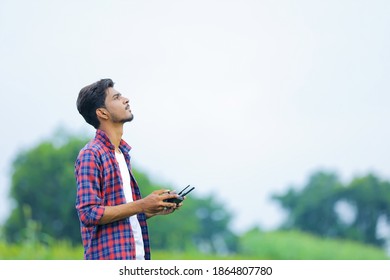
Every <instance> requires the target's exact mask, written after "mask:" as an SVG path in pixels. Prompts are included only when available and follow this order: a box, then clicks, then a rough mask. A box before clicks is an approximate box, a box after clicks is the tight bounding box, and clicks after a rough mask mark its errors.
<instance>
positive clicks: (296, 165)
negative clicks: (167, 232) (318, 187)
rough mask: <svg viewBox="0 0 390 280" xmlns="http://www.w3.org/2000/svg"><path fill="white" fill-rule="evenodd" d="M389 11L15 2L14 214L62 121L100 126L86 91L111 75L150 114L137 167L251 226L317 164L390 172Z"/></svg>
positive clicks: (352, 171) (269, 4)
mask: <svg viewBox="0 0 390 280" xmlns="http://www.w3.org/2000/svg"><path fill="white" fill-rule="evenodd" d="M389 14H390V2H389V1H386V0H383V1H379V0H374V1H355V0H344V1H319V0H318V1H316V0H314V1H313V0H307V1H304V0H297V1H271V0H268V1H261V0H257V1H255V0H253V1H248V0H237V1H222V0H221V1H216V0H207V1H202V0H197V1H179V0H177V1H172V0H167V1H158V0H151V1H125V0H121V1H120V0H110V1H102V0H100V1H97V0H89V1H49V0H38V1H27V0H25V1H17V0H16V1H15V0H13V1H10V0H2V1H1V2H0V42H1V43H0V58H1V62H0V65H1V67H0V84H1V89H2V90H1V100H2V104H3V105H4V106H3V108H2V111H1V118H2V120H3V125H2V137H1V139H2V140H1V141H2V143H1V154H2V156H1V158H0V170H1V173H0V221H4V219H5V218H6V217H7V215H8V214H9V211H10V207H11V204H10V202H9V199H8V198H7V196H8V192H9V185H10V182H9V177H10V168H9V166H10V163H11V162H12V160H13V159H14V157H15V156H16V154H17V153H18V152H20V151H21V150H23V149H28V148H31V147H33V146H34V145H36V144H37V143H39V142H40V141H42V140H43V139H45V138H47V137H50V136H51V135H53V133H54V131H55V130H56V129H57V128H58V127H59V126H60V125H62V126H64V127H65V128H67V129H69V130H71V131H84V132H87V133H90V134H91V135H92V134H93V132H94V131H93V129H92V127H89V126H88V125H87V124H86V123H85V122H84V120H83V119H82V117H81V116H80V115H79V114H78V112H77V110H76V106H75V101H76V98H77V94H78V92H79V90H80V89H81V87H83V86H85V85H87V84H90V83H92V82H95V81H97V80H99V79H101V78H108V77H109V78H112V79H113V80H114V82H115V87H116V89H117V90H119V91H120V92H121V93H122V94H123V95H125V96H127V97H129V98H130V104H131V108H132V111H133V113H134V115H135V119H134V121H133V122H132V123H130V124H126V127H125V133H124V139H125V140H126V141H127V142H128V143H129V144H130V145H131V146H132V147H133V150H132V159H133V164H134V165H135V166H138V167H139V168H141V169H142V170H144V171H145V172H146V173H148V174H149V175H151V176H152V177H153V178H155V180H157V181H159V182H163V183H167V184H168V185H169V184H171V185H172V188H177V189H179V188H182V187H184V186H186V185H187V184H191V185H192V186H195V187H196V191H194V192H193V195H196V194H198V195H206V194H211V193H212V194H214V195H216V196H217V198H218V199H217V200H218V201H221V202H223V203H225V205H226V207H227V209H229V210H231V211H232V212H234V215H235V219H234V225H233V226H234V229H235V230H237V231H243V230H246V229H248V228H249V227H251V226H254V225H260V226H261V227H263V228H266V229H272V228H275V227H276V226H278V225H279V224H280V222H281V221H282V219H283V213H282V212H281V210H280V208H279V207H278V205H277V204H276V202H273V201H271V200H270V196H271V195H272V194H274V193H280V192H284V191H286V189H287V188H288V187H289V186H291V185H296V186H301V185H302V184H303V183H305V181H306V180H307V178H308V176H309V175H310V174H311V173H312V172H313V171H315V170H319V169H321V170H330V171H335V172H337V173H338V174H339V175H340V177H341V178H342V179H343V180H346V181H348V180H349V179H350V178H352V177H354V176H357V175H365V174H367V173H368V172H375V173H376V174H377V175H378V176H380V177H381V178H383V179H386V180H390V156H389V152H390V148H389V144H388V143H390V129H389V125H388V120H389V118H390V110H389V109H388V105H389V104H390V94H389V90H390V84H389V80H390V79H389V76H390V67H389V65H390V55H389V50H390V34H389V33H390V32H389V30H390V29H389V26H390V17H389V16H388V15H389ZM69 187H70V188H72V187H75V186H69ZM141 188H142V186H141ZM37 191H44V189H41V190H37ZM144 195H146V194H144Z"/></svg>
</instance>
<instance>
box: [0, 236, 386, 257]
mask: <svg viewBox="0 0 390 280" xmlns="http://www.w3.org/2000/svg"><path fill="white" fill-rule="evenodd" d="M239 251H240V253H239V254H230V255H215V254H204V253H200V252H198V251H191V252H175V251H171V252H170V251H157V250H153V251H152V258H153V259H154V260H387V259H389V258H388V256H387V255H386V253H385V252H384V250H382V249H380V248H378V247H373V246H367V245H363V244H360V243H356V242H351V241H346V240H335V239H322V238H319V237H315V236H313V235H309V234H306V233H301V232H297V231H288V232H282V231H276V232H259V231H251V232H248V233H246V234H245V235H244V236H242V237H240V245H239ZM0 259H1V260H81V259H83V249H82V247H81V246H78V247H72V246H70V245H69V244H68V243H67V242H63V241H61V242H54V241H53V242H52V243H51V244H50V246H48V245H43V244H40V243H36V242H25V243H23V244H7V243H5V242H4V241H0Z"/></svg>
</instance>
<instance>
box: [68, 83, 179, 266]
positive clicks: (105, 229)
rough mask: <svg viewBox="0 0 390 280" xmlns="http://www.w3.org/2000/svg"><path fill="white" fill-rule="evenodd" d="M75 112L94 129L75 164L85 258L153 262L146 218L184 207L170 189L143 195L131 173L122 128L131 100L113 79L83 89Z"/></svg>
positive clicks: (127, 148)
mask: <svg viewBox="0 0 390 280" xmlns="http://www.w3.org/2000/svg"><path fill="white" fill-rule="evenodd" d="M77 109H78V111H79V113H80V114H81V115H82V116H83V117H84V119H85V121H86V122H87V123H89V124H90V125H92V126H93V127H95V128H96V136H95V138H94V139H92V140H91V141H90V142H89V143H88V144H87V145H86V146H85V147H84V148H83V149H81V151H80V153H79V155H78V157H77V160H76V163H75V177H76V181H77V197H76V209H77V213H78V216H79V219H80V227H81V237H82V242H83V246H84V258H85V259H141V260H143V259H146V260H148V259H150V247H149V235H148V228H147V223H146V219H148V218H150V217H153V216H155V215H166V214H171V213H173V212H174V211H175V210H176V209H177V208H178V207H180V206H181V204H179V205H176V203H169V202H166V201H165V200H167V199H170V198H175V197H178V195H177V194H175V193H172V192H171V193H169V190H158V191H154V192H152V193H151V194H149V195H148V196H146V197H145V198H142V197H141V194H140V190H139V188H138V185H137V182H136V180H135V178H134V176H133V174H132V171H131V165H130V155H129V151H130V149H131V147H130V146H129V145H128V144H127V143H126V142H125V141H124V140H123V139H122V134H123V125H124V124H125V123H126V122H130V121H132V120H133V114H132V112H131V110H130V105H129V99H127V98H126V97H124V96H122V95H121V94H120V93H119V92H118V91H117V90H116V89H114V83H113V81H112V80H111V79H102V80H100V81H97V82H95V83H93V84H91V85H88V86H86V87H84V88H82V89H81V91H80V93H79V95H78V98H77Z"/></svg>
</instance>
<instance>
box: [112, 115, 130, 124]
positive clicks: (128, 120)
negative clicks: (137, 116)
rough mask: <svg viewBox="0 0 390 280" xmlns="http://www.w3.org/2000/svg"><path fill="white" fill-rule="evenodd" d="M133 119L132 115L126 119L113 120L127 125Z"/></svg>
mask: <svg viewBox="0 0 390 280" xmlns="http://www.w3.org/2000/svg"><path fill="white" fill-rule="evenodd" d="M133 119H134V115H133V114H131V115H130V116H129V117H128V118H124V119H116V118H113V122H115V123H122V124H125V123H127V122H131V121H132V120H133Z"/></svg>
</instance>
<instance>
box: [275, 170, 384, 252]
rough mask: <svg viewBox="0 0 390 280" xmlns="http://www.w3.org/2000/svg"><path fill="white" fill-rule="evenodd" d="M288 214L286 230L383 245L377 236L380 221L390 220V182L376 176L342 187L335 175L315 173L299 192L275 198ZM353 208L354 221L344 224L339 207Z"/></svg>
mask: <svg viewBox="0 0 390 280" xmlns="http://www.w3.org/2000/svg"><path fill="white" fill-rule="evenodd" d="M272 198H273V199H274V200H276V201H277V202H279V203H280V204H281V206H282V207H283V208H284V209H285V210H286V211H287V213H288V216H287V219H286V221H285V223H284V224H283V225H282V228H283V229H299V230H302V231H306V232H311V233H314V234H317V235H321V236H324V237H341V238H347V239H351V240H356V241H360V242H364V243H368V244H373V245H382V244H383V243H384V241H385V239H384V238H383V237H379V236H378V235H377V226H378V221H379V219H380V218H385V219H386V220H387V221H389V220H390V183H389V182H386V181H381V180H379V179H378V178H377V177H376V176H375V175H372V174H369V175H367V176H364V177H359V178H355V179H353V180H352V181H351V182H350V183H349V184H346V185H343V184H342V183H341V182H340V180H339V179H338V177H337V175H336V174H334V173H326V172H316V173H314V174H313V175H312V176H311V177H310V179H309V180H308V183H307V184H306V185H305V186H303V187H302V188H300V190H297V188H289V189H288V190H287V192H286V193H285V194H282V195H273V196H272ZM340 202H344V203H346V204H347V205H349V206H350V209H351V211H352V212H353V213H352V216H353V217H352V221H350V222H345V219H343V213H340V211H337V205H338V204H339V203H340Z"/></svg>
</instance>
